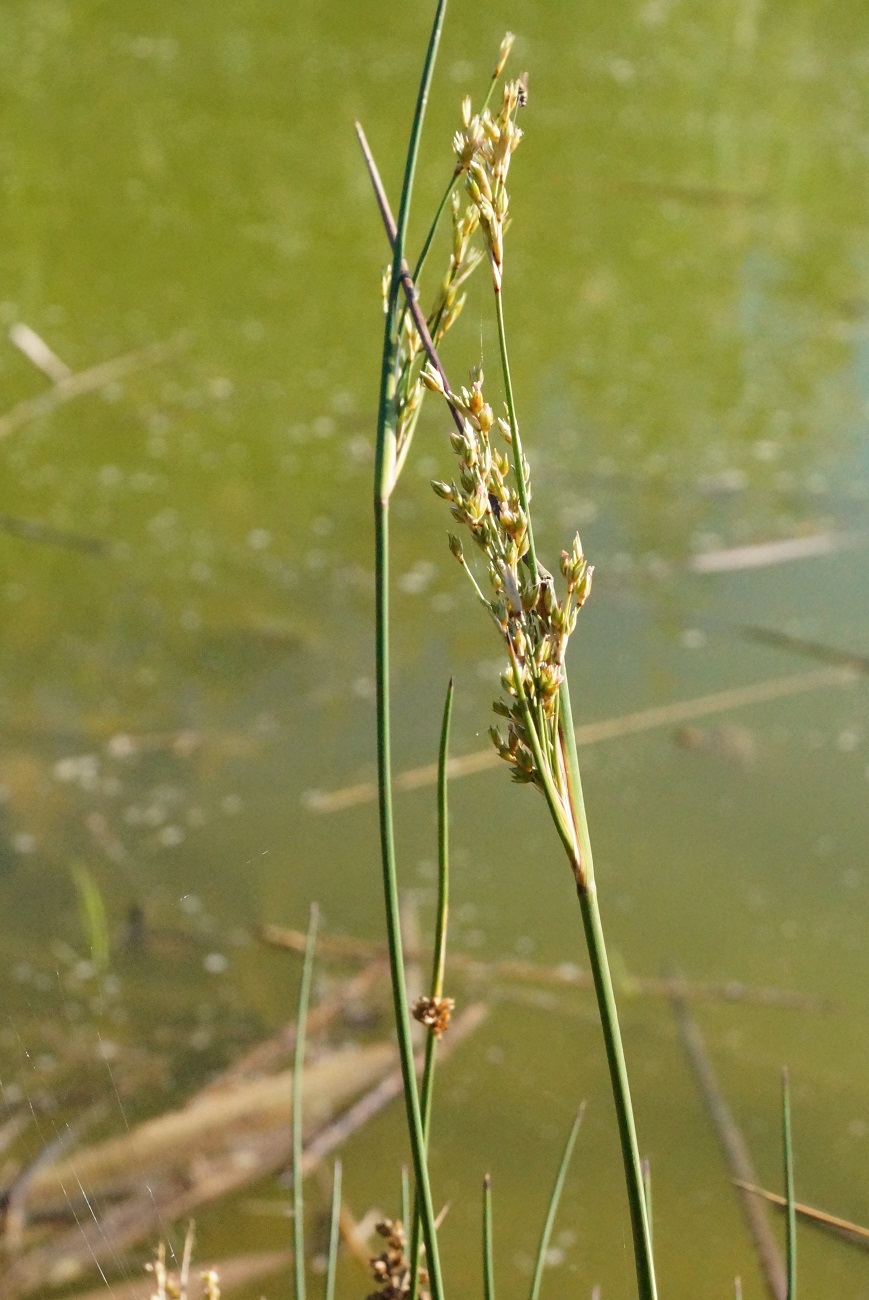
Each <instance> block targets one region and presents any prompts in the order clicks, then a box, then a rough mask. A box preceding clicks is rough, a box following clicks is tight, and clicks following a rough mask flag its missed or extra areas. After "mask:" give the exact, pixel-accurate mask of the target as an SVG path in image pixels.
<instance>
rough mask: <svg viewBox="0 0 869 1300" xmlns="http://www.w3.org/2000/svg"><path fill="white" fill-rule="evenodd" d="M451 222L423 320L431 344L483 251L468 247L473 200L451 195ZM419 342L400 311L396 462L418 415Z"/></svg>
mask: <svg viewBox="0 0 869 1300" xmlns="http://www.w3.org/2000/svg"><path fill="white" fill-rule="evenodd" d="M450 208H451V213H452V224H453V238H452V247H451V251H450V260H449V265H448V266H447V270H446V273H445V274H444V277H443V279H442V281H441V284H440V287H439V289H438V292H437V295H436V297H435V301H434V305H433V307H432V309H431V311H430V312H429V314H428V317H427V319H426V324H427V325H428V330H429V334H430V335H431V338H432V342H433V343H434V345H435V347H437V346H438V344H439V343H440V342H441V340H442V339H443V337H444V335H445V334H446V333H447V331H448V330H450V329H451V328H452V326H453V325H454V324H455V322H456V320H457V319H458V317H459V314H460V313H461V310H462V308H463V307H464V305H465V295H464V294H463V293H461V292H460V290H461V289H462V286H463V285H464V284H465V282H466V281H467V279H468V278H469V277H470V276H471V275H472V274H473V272H474V271H475V270H476V268H477V266H478V265H479V264H480V261H481V260H482V258H483V253H482V252H481V250H480V249H478V248H472V247H471V239H472V237H473V235H474V234H475V233H476V230H477V227H478V226H479V222H480V218H479V213H478V211H477V208H476V207H475V206H474V204H472V203H471V204H468V205H466V206H465V207H464V208H463V207H462V204H461V200H460V198H459V195H458V194H455V193H454V194H453V195H452V199H451V204H450ZM390 274H391V272H390V270H387V271H386V273H385V275H384V280H383V298H384V306H386V305H387V303H388V298H389V277H390ZM421 357H422V343H421V340H420V337H419V333H418V332H417V328H416V325H415V324H414V322H413V318H412V317H411V315H410V312H409V311H407V310H404V311H403V312H402V317H401V324H400V328H399V331H398V380H397V385H396V413H397V427H396V430H395V440H396V441H395V447H396V457H397V459H398V461H399V464H401V462H403V460H404V458H405V456H406V455H407V452H408V450H409V448H410V441H411V438H412V437H413V433H414V430H415V428H416V422H417V419H418V418H419V411H420V406H421V404H422V397H423V392H424V388H423V385H422V382H421V380H420V361H421Z"/></svg>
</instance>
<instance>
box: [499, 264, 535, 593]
mask: <svg viewBox="0 0 869 1300" xmlns="http://www.w3.org/2000/svg"><path fill="white" fill-rule="evenodd" d="M495 314H496V316H497V318H498V347H499V349H500V352H501V369H502V371H503V372H504V395H505V397H506V399H507V415H508V418H509V421H510V437H511V439H512V442H513V468H514V470H515V473H516V489H517V491H518V493H519V504H520V506H521V507H522V513H523V514H524V516H525V518H526V520H527V521H528V566H529V568H530V569H531V576H532V578H533V579H534V581H535V582H536V581H537V552H536V551H535V549H534V533H533V532H532V529H531V514H530V512H529V510H528V484H527V483H526V481H525V460H524V458H523V456H522V443H521V441H520V438H519V421H518V420H517V419H516V403H515V401H514V399H513V380H512V379H511V377H510V360H509V358H508V356H507V333H506V331H505V329H504V295H503V293H502V291H501V289H499V288H496V289H495Z"/></svg>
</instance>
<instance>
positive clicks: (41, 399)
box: [0, 339, 180, 438]
mask: <svg viewBox="0 0 869 1300" xmlns="http://www.w3.org/2000/svg"><path fill="white" fill-rule="evenodd" d="M179 346H180V339H174V340H169V342H163V343H150V344H148V345H147V346H146V347H143V348H137V349H136V350H135V351H133V352H125V353H123V354H122V355H121V356H119V357H113V358H112V360H110V361H101V362H100V363H99V365H96V366H91V367H90V368H89V369H87V370H79V371H76V372H75V373H74V374H71V375H69V376H68V377H67V378H65V379H61V380H59V381H58V382H57V383H56V384H55V385H54V386H53V387H52V388H49V389H48V391H47V392H45V393H39V394H38V395H37V396H36V397H27V398H25V399H24V401H22V402H18V404H17V405H16V406H13V407H12V408H11V410H9V411H7V412H6V413H5V414H4V415H0V438H6V437H8V436H9V434H10V433H15V432H16V430H18V429H21V428H23V426H24V425H25V424H29V423H30V421H31V420H36V419H38V418H39V417H40V416H41V415H48V414H49V413H50V412H51V411H53V410H54V409H55V408H56V407H58V406H62V405H63V404H64V403H65V402H70V401H72V399H73V398H74V397H82V396H83V395H84V394H85V393H93V392H96V391H97V389H100V388H104V387H105V386H106V385H107V384H114V383H117V381H118V380H119V379H123V377H124V375H127V374H129V373H130V372H131V371H133V370H138V369H140V367H142V366H148V365H154V364H155V363H156V362H158V361H162V360H163V358H164V357H167V356H170V355H171V353H172V352H174V351H175V350H176V349H177V348H178V347H179Z"/></svg>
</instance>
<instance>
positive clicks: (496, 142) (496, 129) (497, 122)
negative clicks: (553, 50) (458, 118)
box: [453, 78, 528, 291]
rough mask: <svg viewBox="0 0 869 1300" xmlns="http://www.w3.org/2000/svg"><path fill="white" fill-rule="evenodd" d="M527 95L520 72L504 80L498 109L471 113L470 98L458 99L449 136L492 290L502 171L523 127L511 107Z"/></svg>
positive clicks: (500, 235)
mask: <svg viewBox="0 0 869 1300" xmlns="http://www.w3.org/2000/svg"><path fill="white" fill-rule="evenodd" d="M527 100H528V91H527V88H526V85H525V82H524V81H523V80H522V79H521V78H520V79H518V80H516V81H508V82H507V83H506V85H505V86H504V94H503V97H502V100H501V107H500V108H499V110H498V112H497V113H492V112H491V111H490V110H489V109H488V108H485V109H484V110H483V112H482V113H476V114H474V115H473V116H472V112H471V100H470V98H469V97H466V98H465V100H464V101H463V103H462V129H461V130H460V131H457V132H456V134H455V138H454V140H453V150H454V152H455V155H456V171H457V172H459V173H460V174H461V173H465V174H466V180H465V185H466V187H467V190H468V194H469V195H470V196H471V202H472V204H473V205H474V206H475V208H476V210H477V212H478V213H479V219H480V229H481V230H482V232H483V239H484V241H485V244H486V251H487V252H488V254H489V262H490V264H491V267H492V278H493V280H494V283H495V290H496V291H500V288H501V277H502V273H503V264H504V232H505V230H506V228H507V211H508V208H509V204H510V200H509V196H508V193H507V173H508V171H509V170H510V159H511V158H512V156H513V154H514V152H515V151H516V149H517V148H518V146H519V142H520V140H521V139H522V131H521V130H520V128H519V127H518V126H517V125H516V111H517V109H518V108H520V107H523V106H524V105H525V104H526V103H527Z"/></svg>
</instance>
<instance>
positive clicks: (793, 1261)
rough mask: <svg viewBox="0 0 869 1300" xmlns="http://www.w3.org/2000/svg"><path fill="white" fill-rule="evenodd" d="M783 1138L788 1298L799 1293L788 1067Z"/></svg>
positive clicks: (784, 1085)
mask: <svg viewBox="0 0 869 1300" xmlns="http://www.w3.org/2000/svg"><path fill="white" fill-rule="evenodd" d="M781 1102H782V1140H783V1145H784V1175H785V1210H786V1216H787V1272H788V1290H787V1300H796V1295H797V1214H796V1208H795V1204H794V1152H793V1141H792V1138H791V1090H790V1081H789V1078H788V1072H787V1069H784V1070H782V1072H781Z"/></svg>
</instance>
